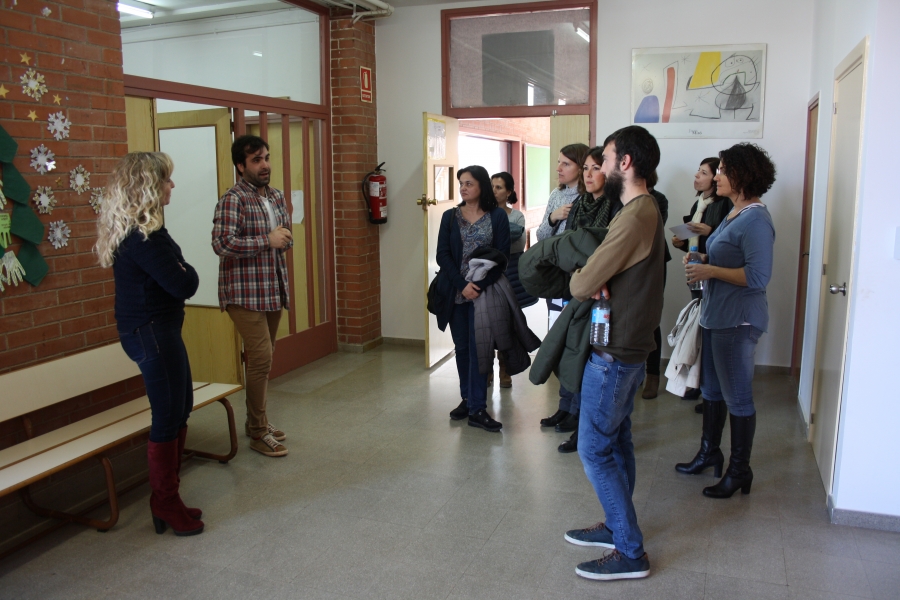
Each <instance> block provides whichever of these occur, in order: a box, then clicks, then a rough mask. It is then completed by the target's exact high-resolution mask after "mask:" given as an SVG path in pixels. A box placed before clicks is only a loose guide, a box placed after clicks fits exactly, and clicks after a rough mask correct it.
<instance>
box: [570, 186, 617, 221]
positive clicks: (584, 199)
mask: <svg viewBox="0 0 900 600" xmlns="http://www.w3.org/2000/svg"><path fill="white" fill-rule="evenodd" d="M611 206H612V202H610V200H609V199H608V198H607V197H606V196H604V195H602V194H601V195H600V197H599V198H594V195H593V194H591V193H587V194H584V195H582V196H581V197H579V198H578V199H577V200H576V201H575V204H574V205H573V206H572V211H571V212H570V213H569V217H568V220H567V221H566V229H580V228H582V227H609V213H610V208H611Z"/></svg>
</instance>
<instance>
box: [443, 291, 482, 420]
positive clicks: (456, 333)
mask: <svg viewBox="0 0 900 600" xmlns="http://www.w3.org/2000/svg"><path fill="white" fill-rule="evenodd" d="M450 335H451V336H453V346H454V348H455V349H456V371H457V372H458V373H459V395H460V397H461V398H465V399H467V400H468V401H469V402H468V405H469V414H470V415H474V414H475V413H477V412H478V411H479V410H481V409H482V408H487V378H488V376H487V373H485V374H484V375H482V374H481V373H479V372H478V348H477V346H476V345H475V304H474V303H473V302H464V303H462V304H456V305H454V306H453V314H452V315H451V316H450Z"/></svg>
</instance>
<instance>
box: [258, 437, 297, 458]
mask: <svg viewBox="0 0 900 600" xmlns="http://www.w3.org/2000/svg"><path fill="white" fill-rule="evenodd" d="M250 448H252V449H253V450H256V451H257V452H259V453H260V454H265V455H266V456H285V455H286V454H287V453H288V450H287V448H285V447H284V446H283V445H282V444H281V443H280V442H279V441H278V440H276V439H275V438H274V437H273V436H272V434H271V433H267V434H266V435H264V436H262V437H261V438H259V439H258V440H253V439H251V440H250Z"/></svg>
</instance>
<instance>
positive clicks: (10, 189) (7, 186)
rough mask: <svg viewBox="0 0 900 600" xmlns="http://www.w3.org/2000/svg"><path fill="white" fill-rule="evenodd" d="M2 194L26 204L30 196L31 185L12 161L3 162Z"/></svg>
mask: <svg viewBox="0 0 900 600" xmlns="http://www.w3.org/2000/svg"><path fill="white" fill-rule="evenodd" d="M3 194H4V195H5V196H6V197H7V198H12V199H13V200H15V201H16V202H18V203H19V204H24V205H26V206H27V205H28V200H29V199H30V198H31V186H29V185H28V183H27V182H26V181H25V179H24V178H23V177H22V174H21V173H19V170H18V169H17V168H16V167H15V165H13V164H12V163H3Z"/></svg>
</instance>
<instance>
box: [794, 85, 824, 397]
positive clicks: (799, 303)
mask: <svg viewBox="0 0 900 600" xmlns="http://www.w3.org/2000/svg"><path fill="white" fill-rule="evenodd" d="M818 106H819V94H818V93H816V95H815V96H813V98H812V100H810V101H809V104H808V105H807V107H806V151H805V153H804V159H805V163H804V165H803V204H802V208H801V211H800V260H799V264H798V266H797V299H796V301H795V305H794V339H793V343H792V345H791V377H793V378H795V379H796V378H797V376H798V375H799V374H800V362H801V360H802V359H803V334H804V331H805V329H806V320H805V319H806V300H807V298H808V297H809V293H808V287H809V285H808V284H809V238H810V235H809V234H810V227H811V225H812V224H811V223H809V225H810V227H807V220H810V219H811V217H812V192H813V186H814V184H815V165H813V176H812V177H808V176H807V174H808V173H809V167H810V165H809V150H810V143H809V142H810V139H811V136H810V133H811V132H812V131H814V130H815V131H816V140H818V129H819V123H818V122H815V121H813V119H812V112H813V110H814V109H815V108H817V107H818ZM816 160H818V153H816ZM804 259H805V260H806V273H805V274H804V269H803V261H804Z"/></svg>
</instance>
